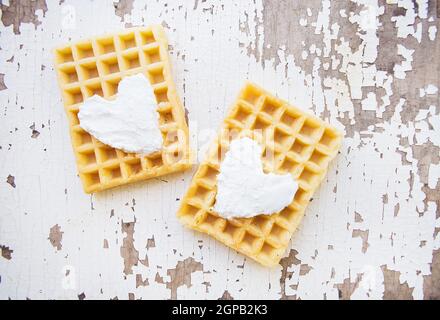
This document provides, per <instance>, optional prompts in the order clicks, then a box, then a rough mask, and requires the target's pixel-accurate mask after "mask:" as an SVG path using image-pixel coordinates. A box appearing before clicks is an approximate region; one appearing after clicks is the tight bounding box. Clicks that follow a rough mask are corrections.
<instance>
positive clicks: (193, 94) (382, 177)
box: [0, 0, 440, 299]
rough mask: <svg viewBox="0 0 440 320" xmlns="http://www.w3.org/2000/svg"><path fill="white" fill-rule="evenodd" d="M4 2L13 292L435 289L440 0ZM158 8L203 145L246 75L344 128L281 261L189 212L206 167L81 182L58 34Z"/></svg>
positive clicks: (153, 16) (2, 241) (1, 151)
mask: <svg viewBox="0 0 440 320" xmlns="http://www.w3.org/2000/svg"><path fill="white" fill-rule="evenodd" d="M378 2H379V3H378ZM2 3H3V4H2V5H1V10H2V16H1V23H0V33H1V36H0V48H1V49H0V66H1V67H0V90H1V91H0V108H1V110H0V179H1V182H0V247H1V257H0V277H1V278H0V298H3V299H6V298H20V299H24V298H30V299H38V298H40V299H48V298H51V299H53V298H68V299H78V298H79V299H110V298H111V299H113V298H118V299H148V298H154V299H170V298H172V299H175V298H178V299H188V298H200V299H208V298H209V299H218V298H222V299H232V298H233V299H243V298H255V299H263V298H267V299H312V298H315V299H325V298H326V299H363V298H370V299H381V298H385V299H393V298H407V299H412V298H414V299H433V298H440V249H439V247H440V235H439V230H440V219H439V217H440V184H439V177H440V155H439V153H440V116H439V111H440V106H439V94H438V92H437V87H439V74H440V72H439V57H440V51H439V43H440V42H439V41H438V35H437V28H438V27H439V16H440V2H438V1H435V0H430V1H427V0H420V1H409V0H408V1H406V0H405V1H397V0H395V1H387V3H386V2H385V1H382V0H381V1H376V0H369V1H368V0H357V1H342V0H340V1H331V3H330V1H329V0H323V1H315V0H313V1H270V0H267V1H263V2H262V1H261V0H253V1H229V0H225V1H209V0H207V1H202V0H200V1H199V0H195V1H183V0H181V1H158V2H156V1H148V2H147V1H133V0H131V1H130V0H128V1H120V2H119V3H114V4H112V3H111V2H110V1H106V2H104V1H89V2H87V3H86V1H72V0H71V1H69V0H65V1H52V0H51V1H49V0H47V1H44V0H37V1H16V0H9V1H2ZM150 23H161V24H162V25H163V26H164V27H165V28H166V29H167V33H168V37H169V40H170V53H171V56H172V62H173V68H174V77H175V80H176V83H177V87H178V90H179V94H180V96H181V98H182V100H183V101H184V104H185V107H186V108H187V110H188V113H189V114H188V115H189V119H190V125H191V132H192V140H193V144H194V146H195V148H197V149H198V150H202V151H203V150H204V149H205V148H206V144H207V142H208V141H209V140H210V136H211V135H212V132H213V129H216V128H217V127H218V125H219V124H220V122H221V120H222V118H223V116H224V115H225V112H226V110H227V108H228V107H229V105H230V104H231V102H232V101H233V100H234V98H235V96H236V94H237V93H238V90H239V89H240V87H241V86H242V84H243V81H244V80H245V79H250V80H252V81H255V82H257V83H259V84H260V85H262V86H264V87H265V88H267V89H268V90H271V91H273V92H275V93H277V95H278V96H280V97H282V98H284V99H287V100H288V101H290V102H292V103H294V104H296V105H297V106H299V107H301V108H304V109H310V110H311V111H313V112H314V113H316V114H317V115H319V116H320V117H322V118H324V119H327V120H328V121H330V122H331V123H332V124H334V125H336V126H337V127H338V128H340V129H341V130H343V131H344V132H345V140H344V145H343V148H342V150H341V154H340V155H339V156H338V157H337V159H336V160H335V161H334V162H333V164H332V166H331V168H330V170H329V174H328V177H327V179H326V180H325V181H324V182H323V184H322V187H321V188H320V190H319V192H318V193H317V194H315V196H314V199H313V201H312V203H311V205H310V206H309V207H308V209H307V212H306V216H305V218H304V220H303V222H302V224H301V226H300V228H299V230H298V231H297V232H296V233H295V235H294V236H293V238H292V242H291V246H290V248H289V250H288V252H286V255H285V257H284V258H283V259H282V260H281V263H280V265H279V266H277V267H276V268H273V269H266V268H263V267H261V266H259V265H257V264H256V263H254V262H253V261H250V260H249V259H246V258H245V257H244V256H242V255H240V254H237V253H236V252H234V251H233V250H230V249H228V248H226V247H225V246H223V245H222V244H220V243H218V242H217V241H215V240H213V239H211V238H209V237H208V236H205V235H202V234H199V233H195V232H192V231H190V230H187V229H184V228H183V227H182V225H180V224H179V223H178V221H177V219H176V217H175V213H176V210H177V208H178V206H179V202H180V199H181V197H182V196H183V194H184V192H185V190H186V188H187V186H188V184H189V182H190V179H191V175H192V173H193V172H194V169H195V167H194V169H193V170H190V171H189V172H186V173H180V174H174V175H171V176H166V177H163V178H161V179H154V180H151V181H146V182H143V183H138V184H134V185H130V186H127V187H122V188H118V189H115V190H111V191H106V192H103V193H99V194H95V195H92V196H89V195H85V194H84V193H83V191H82V188H81V184H80V181H79V178H78V176H77V172H76V167H75V162H74V157H73V153H72V150H71V146H70V140H69V134H68V129H67V119H66V116H65V114H64V111H63V108H62V103H61V96H60V93H59V90H58V87H57V83H56V76H55V72H54V70H53V64H52V55H51V51H50V50H51V48H53V47H54V46H56V45H58V44H61V43H64V42H66V41H69V40H70V39H72V40H76V39H79V38H81V37H87V36H91V35H96V34H100V33H105V32H111V31H115V30H119V29H121V28H124V27H126V26H131V25H145V24H150ZM202 151H201V155H203V152H202Z"/></svg>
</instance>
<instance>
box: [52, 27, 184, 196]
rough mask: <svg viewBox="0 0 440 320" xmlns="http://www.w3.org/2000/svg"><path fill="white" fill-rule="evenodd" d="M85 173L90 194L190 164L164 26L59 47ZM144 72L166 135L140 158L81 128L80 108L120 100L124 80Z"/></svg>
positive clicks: (79, 160) (76, 144)
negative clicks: (98, 99)
mask: <svg viewBox="0 0 440 320" xmlns="http://www.w3.org/2000/svg"><path fill="white" fill-rule="evenodd" d="M54 55H55V69H56V71H57V74H58V81H59V85H60V88H61V92H62V96H63V102H64V107H65V110H66V113H67V116H68V119H69V126H70V134H71V138H72V145H73V150H74V153H75V156H76V160H77V166H78V171H79V176H80V178H81V180H82V183H83V186H84V190H85V192H87V193H91V192H96V191H101V190H104V189H108V188H112V187H116V186H119V185H122V184H126V183H131V182H134V181H139V180H144V179H149V178H153V177H158V176H162V175H165V174H168V173H171V172H175V171H181V170H184V169H186V168H189V167H190V150H189V142H188V127H187V124H186V121H185V112H184V109H183V107H182V104H181V102H180V100H179V97H178V95H177V92H176V88H175V85H174V82H173V79H172V76H171V66H170V61H169V56H168V42H167V39H166V36H165V32H164V30H163V28H162V27H161V26H160V25H154V26H150V27H142V28H130V29H126V30H124V31H122V32H119V33H115V34H108V35H103V36H98V37H94V38H91V39H88V40H84V41H79V42H76V43H73V44H68V45H65V46H62V47H59V48H56V49H55V50H54ZM136 73H143V74H144V75H145V76H146V77H147V78H148V79H149V80H150V83H151V84H152V86H153V90H154V93H155V96H156V100H157V102H158V109H157V111H158V112H159V115H160V117H159V125H160V130H161V131H162V135H163V139H164V140H163V141H164V143H163V149H162V150H161V151H160V152H156V153H154V154H151V155H148V156H146V157H140V156H138V155H135V154H129V153H125V152H123V151H121V150H117V149H114V148H112V147H109V146H106V145H105V144H103V143H101V142H99V141H98V140H96V139H95V138H94V137H92V136H91V135H89V134H88V133H87V132H85V131H84V130H83V129H82V128H81V127H80V126H79V120H78V116H77V114H78V111H79V109H78V107H79V104H80V103H82V102H83V100H84V99H86V98H88V97H91V96H92V95H94V94H98V95H100V96H102V97H105V98H107V99H112V98H114V96H115V94H116V92H117V89H118V84H119V82H120V81H121V79H122V78H124V77H125V76H128V75H133V74H136Z"/></svg>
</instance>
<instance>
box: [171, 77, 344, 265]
mask: <svg viewBox="0 0 440 320" xmlns="http://www.w3.org/2000/svg"><path fill="white" fill-rule="evenodd" d="M237 136H251V137H253V138H254V139H255V140H257V141H258V142H259V143H260V145H261V146H262V148H263V154H262V161H263V167H264V170H265V172H275V173H279V174H283V173H288V172H289V173H291V174H292V175H293V176H294V177H295V179H297V181H298V184H299V188H298V191H297V192H296V194H295V197H294V200H293V201H292V203H291V204H290V205H289V206H288V207H286V208H285V209H283V210H282V211H280V212H278V213H276V214H273V215H259V216H256V217H253V218H237V219H230V220H226V219H224V218H222V217H220V216H219V215H218V214H217V213H215V212H214V211H213V209H212V207H213V205H214V202H215V196H216V176H217V174H218V173H219V168H220V163H221V161H222V158H223V155H224V154H225V152H226V151H227V150H228V145H229V143H230V141H231V140H232V139H234V138H236V137H237ZM341 140H342V135H341V133H339V132H338V130H336V129H335V128H333V127H331V126H330V125H328V124H327V123H325V122H323V121H322V120H320V119H318V118H316V117H314V116H311V115H309V114H307V113H305V112H303V111H301V110H300V109H298V108H296V107H293V106H291V105H289V104H287V103H286V102H284V101H282V100H280V99H278V98H276V97H275V96H273V95H271V94H270V93H268V92H266V91H265V90H263V89H262V88H259V87H258V86H256V85H255V84H252V83H246V85H245V86H244V88H243V89H242V90H241V92H240V95H239V97H238V99H237V100H236V102H235V103H234V105H233V106H232V108H231V109H230V111H229V114H228V116H227V117H226V119H225V120H224V122H223V124H222V126H221V130H220V134H219V135H218V137H217V138H216V139H215V141H214V143H213V145H212V146H211V148H210V150H209V151H208V154H207V157H206V159H205V160H204V161H203V162H202V163H201V165H200V167H199V168H198V170H197V172H196V173H195V175H194V177H193V180H192V182H191V185H190V187H189V190H188V192H187V194H186V195H185V197H184V198H183V200H182V205H181V207H180V209H179V211H178V213H177V216H178V217H179V219H180V220H181V222H182V223H183V224H185V225H187V226H189V227H190V228H193V229H195V230H198V231H201V232H204V233H207V234H210V235H211V236H213V237H215V238H216V239H218V240H219V241H221V242H223V243H224V244H226V245H227V246H229V247H231V248H234V249H236V250H237V251H239V252H241V253H243V254H245V255H247V256H249V257H251V258H253V259H255V260H256V261H258V262H259V263H261V264H263V265H265V266H274V265H276V264H278V262H279V260H280V258H281V256H282V255H283V253H284V252H285V250H286V248H287V246H288V244H289V240H290V238H291V236H292V233H293V232H294V230H295V229H296V227H297V226H298V224H299V223H300V221H301V219H302V217H303V214H304V210H305V208H306V207H307V204H308V203H309V200H310V198H311V197H312V195H313V193H314V192H315V190H316V189H317V188H318V186H319V184H320V182H321V181H322V179H323V178H324V177H325V174H326V172H327V166H328V163H329V161H330V160H331V159H332V158H334V157H335V155H336V154H337V152H338V149H339V147H340V144H341Z"/></svg>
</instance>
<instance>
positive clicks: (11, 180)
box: [6, 175, 16, 188]
mask: <svg viewBox="0 0 440 320" xmlns="http://www.w3.org/2000/svg"><path fill="white" fill-rule="evenodd" d="M6 183H7V184H9V185H10V186H11V187H12V188H15V187H16V184H15V177H14V176H11V175H8V177H7V178H6Z"/></svg>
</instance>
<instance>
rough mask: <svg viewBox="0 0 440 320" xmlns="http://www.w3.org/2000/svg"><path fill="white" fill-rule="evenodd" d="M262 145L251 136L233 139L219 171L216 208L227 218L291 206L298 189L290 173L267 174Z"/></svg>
mask: <svg viewBox="0 0 440 320" xmlns="http://www.w3.org/2000/svg"><path fill="white" fill-rule="evenodd" d="M261 153H262V149H261V147H260V145H259V144H258V143H257V142H256V141H254V140H252V139H250V138H247V137H245V138H241V139H237V140H234V141H232V142H231V145H230V149H229V151H228V152H226V156H225V159H224V160H223V162H222V164H221V165H220V173H219V174H218V175H217V196H216V202H215V205H214V208H213V209H214V211H215V212H217V213H218V214H219V215H221V216H222V217H224V218H226V219H230V218H250V217H253V216H256V215H259V214H273V213H276V212H279V211H281V210H282V209H283V208H285V207H286V206H288V205H289V204H290V203H291V202H292V200H293V197H294V195H295V193H296V191H297V190H298V183H297V182H296V181H295V179H294V178H293V177H292V176H291V175H290V174H284V175H278V174H274V173H269V174H265V173H264V172H263V165H262V162H261Z"/></svg>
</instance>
